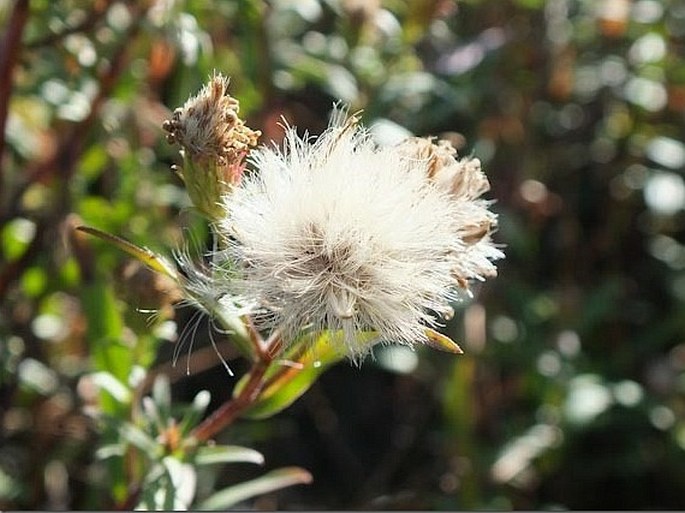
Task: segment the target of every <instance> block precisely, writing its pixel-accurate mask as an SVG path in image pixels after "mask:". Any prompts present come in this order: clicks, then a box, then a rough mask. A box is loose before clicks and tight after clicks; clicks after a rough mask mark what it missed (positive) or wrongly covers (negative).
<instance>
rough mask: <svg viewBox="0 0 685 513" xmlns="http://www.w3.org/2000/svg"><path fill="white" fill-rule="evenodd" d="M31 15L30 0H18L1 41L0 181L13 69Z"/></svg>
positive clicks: (0, 180)
mask: <svg viewBox="0 0 685 513" xmlns="http://www.w3.org/2000/svg"><path fill="white" fill-rule="evenodd" d="M28 17H29V0H17V2H16V3H15V4H14V10H13V11H12V15H11V16H10V20H9V25H8V28H7V32H6V34H5V37H4V38H3V40H2V42H0V183H2V174H3V173H2V156H3V154H4V153H5V125H6V123H7V114H8V112H9V102H10V95H11V92H12V70H13V69H14V65H15V64H16V62H17V60H18V58H19V49H20V47H21V36H22V34H23V32H24V27H25V26H26V22H27V20H28Z"/></svg>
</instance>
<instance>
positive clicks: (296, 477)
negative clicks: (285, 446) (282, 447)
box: [198, 467, 312, 510]
mask: <svg viewBox="0 0 685 513" xmlns="http://www.w3.org/2000/svg"><path fill="white" fill-rule="evenodd" d="M311 482H312V475H311V474H310V473H309V472H307V471H306V470H304V469H302V468H300V467H285V468H281V469H277V470H273V471H271V472H269V473H267V474H265V475H263V476H262V477H258V478H257V479H253V480H251V481H246V482H244V483H240V484H237V485H235V486H230V487H228V488H225V489H223V490H221V491H220V492H217V493H215V494H214V495H212V496H210V497H209V498H207V499H206V500H205V501H204V502H202V503H201V504H200V505H199V506H198V509H209V510H219V509H226V508H230V507H232V506H235V505H236V504H238V503H239V502H242V501H244V500H247V499H250V498H252V497H255V496H257V495H264V494H266V493H269V492H273V491H275V490H280V489H281V488H285V487H287V486H293V485H297V484H309V483H311Z"/></svg>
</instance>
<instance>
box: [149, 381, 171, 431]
mask: <svg viewBox="0 0 685 513" xmlns="http://www.w3.org/2000/svg"><path fill="white" fill-rule="evenodd" d="M152 398H153V399H154V401H155V404H156V405H157V409H158V410H159V416H160V418H161V419H162V421H163V422H166V421H168V420H169V419H170V418H171V385H170V384H169V378H168V377H167V376H165V375H164V374H159V375H157V377H156V378H155V382H154V383H153V385H152Z"/></svg>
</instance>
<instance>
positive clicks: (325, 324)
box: [218, 111, 501, 358]
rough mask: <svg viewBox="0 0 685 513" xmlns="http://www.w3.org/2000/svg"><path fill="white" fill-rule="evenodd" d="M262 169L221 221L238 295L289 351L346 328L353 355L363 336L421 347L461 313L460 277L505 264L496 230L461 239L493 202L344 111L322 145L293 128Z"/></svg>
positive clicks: (262, 151)
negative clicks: (313, 336) (453, 188)
mask: <svg viewBox="0 0 685 513" xmlns="http://www.w3.org/2000/svg"><path fill="white" fill-rule="evenodd" d="M251 163H252V164H253V167H254V168H255V171H254V172H252V173H248V174H246V175H245V176H244V177H243V179H242V181H241V183H240V184H239V185H237V186H236V187H235V188H234V189H233V191H232V192H231V193H230V195H228V196H226V198H225V200H224V208H225V210H226V216H225V217H224V218H223V219H222V220H221V221H220V222H219V223H218V227H219V231H220V232H221V234H222V235H224V237H225V240H226V241H227V245H228V249H227V254H226V257H227V258H230V259H231V260H233V261H234V262H235V263H236V264H237V266H238V270H239V271H240V273H239V277H238V279H237V280H238V281H237V282H236V283H234V285H235V286H236V291H238V293H239V294H240V295H242V296H245V297H247V298H250V300H251V301H254V302H255V303H259V304H260V305H262V306H263V308H264V310H265V311H266V312H267V315H266V316H258V317H259V318H260V319H262V322H264V323H265V324H268V327H276V326H278V327H279V329H280V330H281V332H282V333H283V336H284V339H285V342H286V344H287V343H289V342H292V341H293V340H294V339H295V338H296V337H297V336H298V335H299V334H301V333H302V332H303V331H305V330H323V329H331V330H342V333H343V335H344V336H343V337H342V340H343V341H344V343H345V346H346V349H347V351H348V352H349V354H350V356H351V357H352V358H356V357H358V356H360V355H363V354H365V353H366V352H367V351H368V350H369V346H368V344H366V345H360V343H359V342H358V341H357V340H358V337H357V335H358V333H359V332H360V331H374V332H376V333H377V334H378V338H377V342H394V343H400V344H406V345H410V346H411V345H413V344H414V343H416V342H422V341H425V340H426V335H425V328H426V326H434V325H435V324H436V322H438V319H439V316H440V315H448V314H449V313H450V311H451V309H450V306H449V303H450V302H451V301H454V300H456V299H458V298H459V297H460V291H459V283H458V281H457V280H456V278H455V271H457V272H458V275H459V276H464V277H466V278H468V279H483V278H484V276H483V272H482V271H483V270H485V271H488V272H489V271H491V270H492V271H494V264H492V262H491V260H494V259H496V258H500V257H501V252H500V251H499V250H498V249H497V248H496V247H495V246H494V244H493V243H492V241H491V240H490V237H489V235H488V236H486V237H484V238H483V239H482V240H480V241H479V242H477V243H476V244H467V243H465V242H464V240H463V239H462V237H461V236H460V234H459V232H460V229H461V228H463V227H466V226H468V225H469V224H470V223H473V220H474V219H477V220H480V219H483V218H484V217H485V218H487V219H494V215H493V214H491V213H490V212H489V211H488V210H487V207H488V205H489V204H488V202H487V201H485V200H480V199H476V200H472V199H469V198H461V199H460V198H457V199H455V198H454V197H452V196H450V195H449V193H448V192H446V191H445V190H444V189H443V188H441V187H439V186H437V185H436V184H435V182H433V181H431V180H429V179H428V178H427V171H426V163H425V162H422V161H416V160H412V159H408V158H406V157H403V156H402V155H401V154H400V152H398V151H397V150H396V149H395V148H392V147H379V146H377V145H376V144H375V143H374V141H373V140H372V138H371V136H370V134H369V132H368V131H367V130H366V129H365V128H363V127H361V126H359V125H357V124H356V121H354V120H353V121H351V120H350V119H346V113H345V112H341V111H338V112H337V114H336V116H335V117H334V121H333V122H332V123H331V126H330V127H329V128H328V129H327V130H326V131H325V132H324V133H323V134H322V135H321V136H319V137H318V138H316V139H314V138H311V137H309V136H307V135H306V134H305V135H304V136H303V137H300V136H298V134H297V132H296V129H295V128H291V127H287V128H286V138H285V142H284V145H283V148H282V149H279V148H277V147H275V146H271V147H264V146H263V147H261V148H259V149H257V150H255V151H253V153H252V155H251Z"/></svg>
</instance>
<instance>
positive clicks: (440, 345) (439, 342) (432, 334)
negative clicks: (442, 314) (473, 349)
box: [425, 328, 464, 354]
mask: <svg viewBox="0 0 685 513" xmlns="http://www.w3.org/2000/svg"><path fill="white" fill-rule="evenodd" d="M425 334H426V336H427V337H428V340H427V341H426V345H427V346H428V347H431V348H433V349H437V350H439V351H445V352H448V353H452V354H464V351H463V350H462V348H461V347H459V344H457V343H456V342H455V341H454V340H452V339H451V338H450V337H448V336H447V335H443V334H442V333H439V332H437V331H435V330H434V329H431V328H426V329H425Z"/></svg>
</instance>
